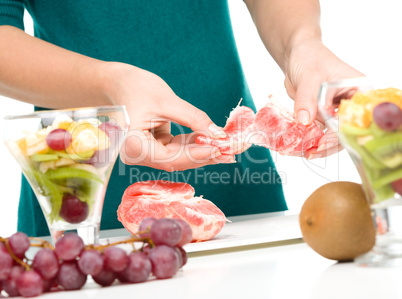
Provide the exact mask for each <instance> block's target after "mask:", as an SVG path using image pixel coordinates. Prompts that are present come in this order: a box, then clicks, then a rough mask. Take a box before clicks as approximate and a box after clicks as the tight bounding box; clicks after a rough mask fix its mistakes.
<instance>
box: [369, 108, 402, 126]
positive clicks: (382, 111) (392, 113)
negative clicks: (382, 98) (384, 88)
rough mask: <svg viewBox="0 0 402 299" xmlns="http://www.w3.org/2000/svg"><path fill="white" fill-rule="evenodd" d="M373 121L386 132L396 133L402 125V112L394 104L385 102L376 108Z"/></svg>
mask: <svg viewBox="0 0 402 299" xmlns="http://www.w3.org/2000/svg"><path fill="white" fill-rule="evenodd" d="M373 119H374V121H375V123H376V124H377V126H379V127H380V128H381V129H383V130H384V131H394V130H396V129H397V128H398V127H399V126H400V125H401V124H402V110H401V108H399V106H398V105H396V104H394V103H390V102H384V103H381V104H378V105H377V106H375V107H374V110H373Z"/></svg>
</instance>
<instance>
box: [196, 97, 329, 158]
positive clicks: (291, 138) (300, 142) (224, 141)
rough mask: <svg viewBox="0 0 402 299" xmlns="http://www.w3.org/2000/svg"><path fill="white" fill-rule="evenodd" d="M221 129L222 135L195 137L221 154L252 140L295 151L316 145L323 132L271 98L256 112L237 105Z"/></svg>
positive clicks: (281, 150) (286, 152)
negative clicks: (299, 120) (273, 101)
mask: <svg viewBox="0 0 402 299" xmlns="http://www.w3.org/2000/svg"><path fill="white" fill-rule="evenodd" d="M223 130H224V131H225V133H226V134H227V137H225V138H210V137H206V136H197V138H196V140H195V141H196V143H198V144H209V145H212V146H216V147H218V148H219V150H220V152H221V153H222V154H231V155H236V154H240V153H242V152H244V151H245V150H247V149H248V148H249V147H250V146H251V145H252V144H255V145H260V146H264V147H266V148H269V149H271V150H274V151H277V152H279V153H280V154H282V155H296V154H301V153H302V152H305V151H307V150H309V149H312V148H315V147H318V142H319V141H320V139H321V137H322V136H323V135H324V132H323V131H322V130H321V129H320V127H319V126H318V125H317V123H316V122H312V123H311V124H309V125H307V126H305V125H303V124H300V123H298V122H297V121H296V119H295V118H294V116H293V114H292V113H290V111H288V110H287V109H285V108H283V107H280V106H279V105H277V104H274V103H271V102H270V103H267V104H266V105H265V106H264V107H262V108H261V109H260V110H259V111H258V112H257V114H254V111H253V110H251V109H250V108H248V107H245V106H239V105H238V106H237V107H236V108H235V109H234V110H233V111H232V112H231V113H230V115H229V118H228V120H227V122H226V125H225V127H224V128H223Z"/></svg>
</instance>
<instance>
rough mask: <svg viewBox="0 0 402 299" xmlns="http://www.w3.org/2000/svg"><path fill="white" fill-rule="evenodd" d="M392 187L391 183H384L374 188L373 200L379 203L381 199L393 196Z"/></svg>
mask: <svg viewBox="0 0 402 299" xmlns="http://www.w3.org/2000/svg"><path fill="white" fill-rule="evenodd" d="M394 193H395V191H394V189H392V187H391V185H389V184H388V185H385V186H383V187H380V188H378V189H376V190H374V194H375V198H374V202H375V203H379V202H381V201H384V200H386V199H390V198H393V197H394Z"/></svg>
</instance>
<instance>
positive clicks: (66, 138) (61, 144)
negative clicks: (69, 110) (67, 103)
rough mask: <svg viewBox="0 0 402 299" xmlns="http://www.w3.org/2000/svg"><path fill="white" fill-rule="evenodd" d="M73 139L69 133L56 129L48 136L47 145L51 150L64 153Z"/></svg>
mask: <svg viewBox="0 0 402 299" xmlns="http://www.w3.org/2000/svg"><path fill="white" fill-rule="evenodd" d="M71 139H72V137H71V134H70V132H69V131H67V130H64V129H55V130H53V131H51V132H50V133H49V134H48V135H47V136H46V143H47V145H48V146H49V147H50V148H51V149H53V150H55V151H62V150H65V149H66V148H68V147H69V146H70V144H71Z"/></svg>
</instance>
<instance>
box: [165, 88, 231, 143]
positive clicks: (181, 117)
mask: <svg viewBox="0 0 402 299" xmlns="http://www.w3.org/2000/svg"><path fill="white" fill-rule="evenodd" d="M162 115H163V116H164V117H166V118H168V119H169V120H172V121H174V122H175V123H178V124H179V125H183V126H186V127H189V128H190V129H191V130H193V131H194V132H198V133H200V134H203V135H209V136H211V137H214V138H223V137H226V133H225V132H224V131H223V129H222V128H220V127H218V126H217V125H216V124H215V123H214V122H213V121H212V120H211V119H210V118H209V116H208V115H207V114H206V113H205V112H204V111H202V110H200V109H198V108H197V107H195V106H193V105H191V104H190V103H188V102H186V101H184V100H182V99H180V98H179V97H176V96H175V97H171V98H169V99H168V100H165V101H164V111H163V112H162Z"/></svg>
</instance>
